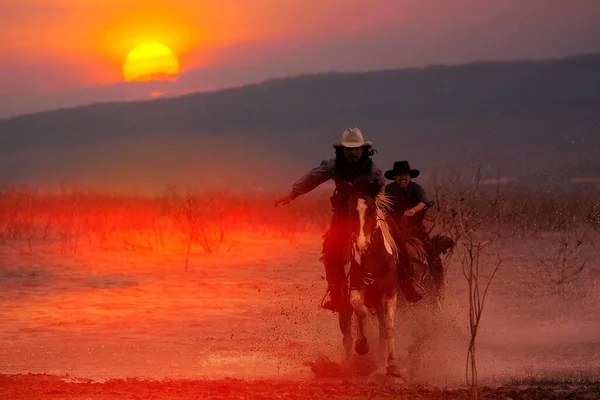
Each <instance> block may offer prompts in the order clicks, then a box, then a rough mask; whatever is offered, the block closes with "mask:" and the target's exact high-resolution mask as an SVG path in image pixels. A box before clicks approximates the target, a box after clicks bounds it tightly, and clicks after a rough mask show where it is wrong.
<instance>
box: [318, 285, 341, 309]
mask: <svg viewBox="0 0 600 400" xmlns="http://www.w3.org/2000/svg"><path fill="white" fill-rule="evenodd" d="M328 291H329V299H327V300H326V301H325V302H324V303H323V308H324V309H326V310H331V311H334V312H340V311H343V310H344V308H345V305H346V296H345V295H344V287H343V285H341V284H336V283H330V284H329V287H328Z"/></svg>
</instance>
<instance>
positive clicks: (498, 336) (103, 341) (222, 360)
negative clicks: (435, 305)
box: [0, 233, 600, 399]
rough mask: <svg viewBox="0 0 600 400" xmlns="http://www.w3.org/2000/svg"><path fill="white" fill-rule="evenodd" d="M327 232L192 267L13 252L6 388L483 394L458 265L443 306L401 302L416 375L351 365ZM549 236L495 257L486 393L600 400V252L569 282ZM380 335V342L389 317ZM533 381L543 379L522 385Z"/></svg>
mask: <svg viewBox="0 0 600 400" xmlns="http://www.w3.org/2000/svg"><path fill="white" fill-rule="evenodd" d="M319 241H320V240H319V236H318V234H316V233H315V234H312V235H311V234H307V235H305V236H304V237H301V238H299V239H298V240H297V241H295V242H294V243H290V242H289V241H287V240H282V239H270V240H268V241H265V240H264V238H263V239H258V238H255V239H252V238H251V237H248V238H246V239H245V240H243V241H242V240H238V241H237V242H236V247H234V248H232V249H231V250H230V251H226V250H223V251H221V252H219V253H217V254H212V255H210V254H203V253H201V252H195V253H194V254H193V255H192V258H191V262H190V268H189V270H188V271H187V272H186V271H184V256H183V255H182V254H178V253H168V252H152V251H117V250H114V249H98V248H92V247H90V248H86V247H85V246H84V245H81V247H80V248H78V249H77V252H76V253H73V252H64V251H59V249H60V247H58V246H55V245H52V244H40V245H39V246H37V247H36V246H34V248H33V251H30V250H29V249H28V246H20V245H19V244H11V245H10V246H4V247H3V251H2V253H0V254H1V255H0V257H1V258H0V279H1V281H0V285H1V287H2V290H1V291H0V304H1V307H2V309H1V311H0V374H2V376H1V377H0V398H1V399H34V398H35V399H38V398H51V399H80V398H81V399H84V398H86V399H87V398H92V399H122V398H127V399H129V398H131V399H137V398H140V399H142V398H143V399H146V398H154V399H175V398H177V399H179V398H182V399H186V398H210V397H215V398H216V397H219V398H221V397H227V398H332V397H345V398H415V397H417V394H418V397H422V398H466V397H468V392H467V391H466V389H465V388H464V387H465V383H464V382H465V378H464V374H465V373H464V371H465V362H466V349H467V344H468V339H469V335H468V323H467V321H468V319H467V312H468V309H467V301H466V293H467V292H466V283H465V282H464V278H463V277H462V275H461V273H460V269H459V265H458V259H457V258H456V257H454V258H453V259H452V260H451V262H450V263H449V266H448V268H449V273H448V283H447V286H446V296H445V302H444V308H443V310H442V313H441V314H432V313H430V312H429V311H428V310H427V309H425V307H424V306H423V305H416V306H414V305H413V306H409V305H403V306H402V307H400V310H399V314H398V328H397V340H398V350H399V353H400V355H401V360H402V364H403V366H405V367H406V369H407V371H408V374H409V375H408V377H409V382H408V383H407V382H404V381H402V380H399V379H391V378H388V377H386V376H385V374H384V373H383V372H382V371H383V369H382V368H381V367H378V366H377V365H376V362H375V361H374V360H373V359H372V358H368V357H367V358H363V359H356V360H354V363H351V364H344V363H343V362H342V361H343V356H342V348H341V337H340V335H339V331H338V328H337V321H336V318H335V316H334V314H332V313H330V312H327V311H324V310H321V309H319V307H318V305H319V302H320V300H321V297H322V296H323V294H324V289H325V283H324V281H323V280H322V275H323V268H322V265H321V264H320V263H319V262H318V258H319V251H320V243H319ZM548 243H549V242H548V241H547V240H542V239H540V238H526V239H525V238H522V239H511V240H504V241H502V242H497V243H495V244H494V246H495V247H490V258H489V259H485V260H484V262H485V263H487V264H485V265H484V266H483V268H484V271H485V266H486V265H493V262H494V260H495V257H496V254H495V253H498V254H499V255H500V257H501V258H502V260H503V263H502V265H501V269H500V272H499V274H498V276H497V277H496V280H495V281H494V283H493V284H492V286H491V288H490V292H489V295H488V296H489V297H488V300H487V301H486V305H485V310H484V315H483V319H482V322H481V331H480V334H479V337H478V341H477V357H478V371H479V380H480V384H481V385H482V386H487V387H488V389H482V390H483V392H482V394H483V395H485V398H535V399H538V398H539V399H542V398H553V397H555V398H598V395H597V393H598V389H599V386H598V383H597V382H598V379H599V377H600V313H598V312H597V310H599V309H600V289H599V286H598V283H600V282H598V278H599V275H600V274H599V272H598V267H597V264H595V262H596V260H598V259H599V257H598V256H599V255H600V252H599V251H598V250H596V249H595V248H593V247H590V248H589V249H587V250H586V253H585V254H582V255H580V257H583V258H585V259H586V260H588V264H587V265H588V267H587V268H586V270H585V271H584V273H583V274H582V276H581V277H580V279H577V280H576V281H575V282H574V283H572V284H569V285H565V286H557V285H555V284H549V283H548V282H547V281H548V280H547V279H545V277H546V276H547V275H548V272H545V271H542V270H541V269H540V267H539V265H538V264H539V262H538V260H539V259H540V258H542V257H544V254H547V253H548V252H551V251H552V248H551V247H547V246H550V245H549V244H548ZM492 256H493V257H492ZM369 329H370V336H371V340H372V341H374V340H375V337H376V335H377V332H376V324H375V321H374V320H373V321H371V322H370V323H369ZM332 371H333V373H332ZM30 373H31V374H33V375H29V374H30ZM38 374H48V375H38ZM67 374H68V377H67V378H65V377H66V376H67ZM335 374H338V376H337V377H335V378H332V376H335ZM574 374H575V375H576V376H578V377H581V379H578V380H576V381H572V379H571V377H572V376H573V375H574ZM74 377H81V378H78V379H73V378H74ZM544 377H546V378H547V377H553V378H552V379H546V380H544V379H545V378H544ZM554 377H556V378H554ZM521 378H532V380H531V382H529V383H528V384H527V385H523V384H518V385H516V386H515V385H511V384H510V383H511V382H518V379H521ZM535 379H538V380H537V381H536V380H535ZM540 379H541V380H540ZM536 382H541V383H536ZM594 382H596V383H594ZM594 396H596V397H594ZM418 397H417V398H418Z"/></svg>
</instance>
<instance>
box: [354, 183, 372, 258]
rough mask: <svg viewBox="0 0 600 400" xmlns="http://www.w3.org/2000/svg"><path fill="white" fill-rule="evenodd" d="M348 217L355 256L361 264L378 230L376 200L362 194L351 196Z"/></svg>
mask: <svg viewBox="0 0 600 400" xmlns="http://www.w3.org/2000/svg"><path fill="white" fill-rule="evenodd" d="M348 217H349V222H350V227H349V228H350V233H351V237H352V250H353V254H354V255H355V259H356V261H357V262H358V263H359V264H361V260H362V259H363V258H364V256H365V255H366V254H367V252H368V251H369V249H370V247H371V244H372V241H373V233H374V232H375V229H376V228H377V218H378V216H377V204H376V202H375V198H374V197H372V196H370V195H368V194H366V193H361V192H357V193H355V194H353V195H352V196H350V199H349V201H348Z"/></svg>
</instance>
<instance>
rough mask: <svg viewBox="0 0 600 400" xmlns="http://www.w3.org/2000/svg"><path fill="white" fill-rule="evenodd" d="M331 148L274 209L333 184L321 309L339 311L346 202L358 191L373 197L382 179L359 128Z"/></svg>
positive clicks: (342, 303)
mask: <svg viewBox="0 0 600 400" xmlns="http://www.w3.org/2000/svg"><path fill="white" fill-rule="evenodd" d="M333 147H334V148H335V157H334V158H330V159H327V160H323V161H322V162H321V165H319V166H318V167H316V168H313V169H311V170H310V171H309V172H308V173H307V174H306V175H304V176H303V177H302V178H301V179H300V180H298V181H297V182H296V183H295V184H294V186H293V187H292V190H291V192H290V193H288V194H287V195H285V196H283V197H281V198H280V199H278V200H277V201H276V202H275V206H277V205H279V204H287V203H289V202H290V201H292V200H293V199H295V198H296V197H298V196H300V195H302V194H305V193H308V192H310V191H311V190H313V189H315V188H316V187H317V186H319V185H320V184H322V183H324V182H326V181H328V180H329V179H332V180H333V181H334V182H335V192H334V194H333V196H332V197H331V199H330V200H331V204H332V206H333V219H332V221H331V226H330V228H329V230H328V231H327V232H326V233H325V235H324V236H323V238H324V240H323V257H322V261H323V264H324V265H325V275H326V277H327V283H328V288H329V296H330V297H329V300H328V301H326V302H325V303H324V304H323V308H326V309H328V310H332V311H340V310H341V309H343V307H344V306H345V295H344V287H345V285H344V278H345V272H344V265H345V263H346V259H347V257H348V256H347V255H346V254H345V251H344V250H345V249H346V244H347V243H348V240H349V230H348V227H347V224H346V222H347V216H348V204H347V203H348V200H349V198H350V196H351V195H352V194H353V193H355V192H356V191H359V190H360V191H362V192H366V193H368V194H370V195H372V196H376V195H377V194H379V193H380V192H381V191H382V189H383V186H384V185H385V179H384V177H383V174H382V171H381V170H380V169H379V168H378V167H377V166H376V165H375V163H374V162H373V160H372V159H371V157H372V156H373V154H375V150H374V149H373V143H372V142H369V141H365V140H364V139H363V135H362V133H361V131H360V129H358V128H346V130H345V131H344V133H343V135H342V140H341V142H336V143H334V144H333Z"/></svg>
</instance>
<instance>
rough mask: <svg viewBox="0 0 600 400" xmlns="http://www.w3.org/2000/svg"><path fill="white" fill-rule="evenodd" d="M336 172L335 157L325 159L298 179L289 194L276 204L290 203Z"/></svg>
mask: <svg viewBox="0 0 600 400" xmlns="http://www.w3.org/2000/svg"><path fill="white" fill-rule="evenodd" d="M334 173H335V159H330V160H323V161H322V162H321V164H320V165H319V166H318V167H315V168H313V169H311V170H310V171H308V172H307V173H306V175H304V176H303V177H302V178H300V179H299V180H298V181H296V183H294V186H292V190H291V191H290V192H289V193H288V194H287V195H285V196H283V197H282V198H281V199H279V200H277V201H276V202H275V205H278V204H286V203H289V202H290V201H292V200H294V199H295V198H296V197H298V196H300V195H303V194H306V193H308V192H310V191H311V190H313V189H315V188H316V187H317V186H319V185H320V184H322V183H324V182H327V181H328V180H329V179H331V178H333V175H334Z"/></svg>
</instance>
